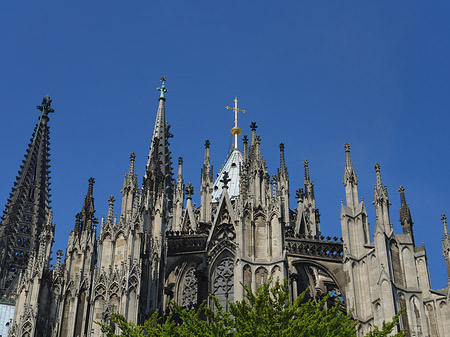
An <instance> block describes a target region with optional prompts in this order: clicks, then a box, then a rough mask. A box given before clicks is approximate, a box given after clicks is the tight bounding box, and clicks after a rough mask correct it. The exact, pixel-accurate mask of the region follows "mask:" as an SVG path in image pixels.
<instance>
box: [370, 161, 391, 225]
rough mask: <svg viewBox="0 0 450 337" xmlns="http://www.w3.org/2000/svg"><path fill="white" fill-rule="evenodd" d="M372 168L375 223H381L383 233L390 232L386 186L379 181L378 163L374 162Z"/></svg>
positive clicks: (379, 168) (379, 169) (379, 170)
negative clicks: (374, 182) (373, 173)
mask: <svg viewBox="0 0 450 337" xmlns="http://www.w3.org/2000/svg"><path fill="white" fill-rule="evenodd" d="M374 168H375V173H376V184H375V187H374V189H373V202H374V204H375V210H376V214H377V225H382V226H381V228H383V230H384V231H385V233H390V232H391V230H392V224H391V220H390V215H389V205H390V202H389V197H388V192H387V187H386V186H383V183H382V181H381V167H380V164H378V163H376V164H375V166H374Z"/></svg>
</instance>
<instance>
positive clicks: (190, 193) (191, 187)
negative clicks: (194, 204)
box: [185, 183, 194, 199]
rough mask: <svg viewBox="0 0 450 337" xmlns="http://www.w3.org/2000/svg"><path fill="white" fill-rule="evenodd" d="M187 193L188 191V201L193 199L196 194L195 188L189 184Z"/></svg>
mask: <svg viewBox="0 0 450 337" xmlns="http://www.w3.org/2000/svg"><path fill="white" fill-rule="evenodd" d="M185 191H186V194H187V198H188V199H192V195H193V194H194V186H192V183H189V184H188V185H187V186H186V189H185Z"/></svg>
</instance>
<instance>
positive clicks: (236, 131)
mask: <svg viewBox="0 0 450 337" xmlns="http://www.w3.org/2000/svg"><path fill="white" fill-rule="evenodd" d="M225 109H227V110H233V111H234V127H233V128H232V129H231V134H232V135H234V148H235V149H237V148H238V136H239V135H240V134H241V132H242V130H241V128H239V127H238V118H237V113H238V112H243V113H247V111H246V110H239V109H238V99H237V97H235V98H234V108H230V107H229V106H226V107H225Z"/></svg>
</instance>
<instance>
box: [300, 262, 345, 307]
mask: <svg viewBox="0 0 450 337" xmlns="http://www.w3.org/2000/svg"><path fill="white" fill-rule="evenodd" d="M292 264H293V266H294V267H295V269H296V271H297V275H298V279H297V293H298V294H300V293H301V292H303V291H305V290H306V288H308V292H307V293H306V296H305V300H308V299H315V300H318V299H320V298H321V297H323V296H325V295H326V294H328V293H331V294H332V296H331V297H330V300H329V302H328V305H329V306H332V305H333V303H334V302H335V301H340V302H341V304H342V305H341V309H342V310H344V311H345V310H346V307H345V303H344V298H345V296H344V294H345V293H344V290H345V285H343V284H340V282H339V281H338V278H337V276H336V275H334V273H333V272H331V270H329V268H327V267H326V266H324V265H323V264H321V263H318V262H316V261H311V260H298V261H294V262H293V263H292Z"/></svg>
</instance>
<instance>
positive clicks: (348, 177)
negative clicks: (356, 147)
mask: <svg viewBox="0 0 450 337" xmlns="http://www.w3.org/2000/svg"><path fill="white" fill-rule="evenodd" d="M344 149H345V171H344V186H345V196H346V201H347V206H349V207H353V208H354V207H356V206H357V205H358V204H359V200H358V178H357V177H356V173H355V169H354V168H353V163H352V159H351V157H350V144H349V143H345V144H344Z"/></svg>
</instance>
